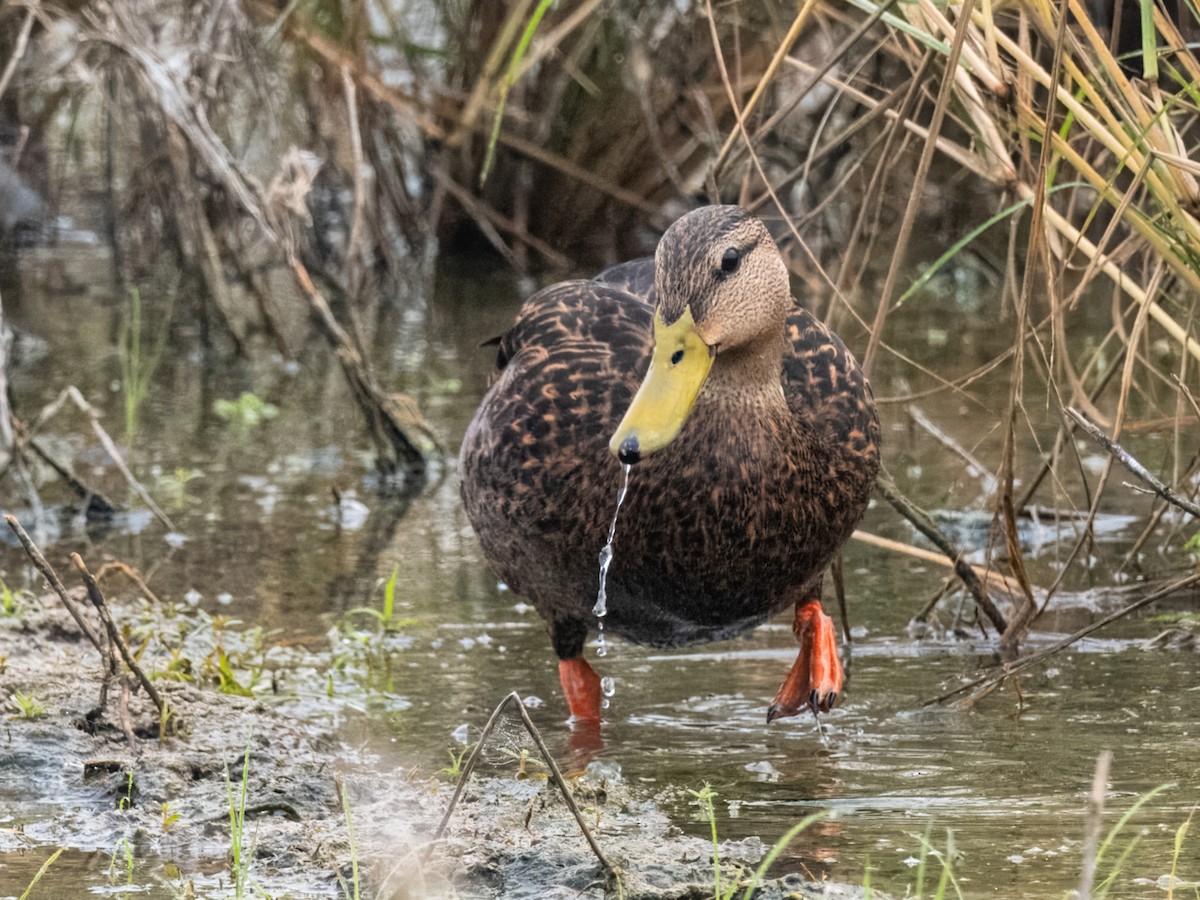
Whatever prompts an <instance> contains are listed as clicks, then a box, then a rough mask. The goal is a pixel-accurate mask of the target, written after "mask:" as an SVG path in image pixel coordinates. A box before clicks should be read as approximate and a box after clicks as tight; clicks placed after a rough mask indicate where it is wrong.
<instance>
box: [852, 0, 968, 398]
mask: <svg viewBox="0 0 1200 900" xmlns="http://www.w3.org/2000/svg"><path fill="white" fill-rule="evenodd" d="M974 4H975V0H964V2H963V4H962V8H961V9H960V10H959V13H958V15H959V19H958V22H957V23H956V25H955V29H954V42H953V44H951V46H950V54H949V57H948V58H947V61H946V69H947V71H946V72H945V73H943V75H942V82H941V84H940V85H939V86H938V95H937V100H936V101H935V102H934V106H933V114H932V116H931V118H930V122H929V134H930V135H931V136H933V137H934V138H935V140H929V141H926V143H925V146H924V147H922V148H921V157H920V159H919V160H918V162H917V171H916V174H914V175H913V182H912V187H911V190H910V192H909V195H908V204H907V205H906V206H905V208H904V217H903V218H902V219H901V221H900V230H899V233H898V234H897V237H896V248H895V251H894V253H893V254H892V257H891V263H890V265H889V266H888V271H887V275H886V276H885V277H884V281H883V287H882V288H881V289H880V292H879V298H878V306H876V308H875V321H874V322H873V323H872V325H871V336H870V337H869V338H868V340H867V349H866V352H865V353H863V360H862V369H863V374H864V375H865V376H866V377H867V378H870V377H871V372H872V370H873V368H874V364H875V355H876V353H878V351H879V342H880V340H881V339H882V338H883V329H884V325H885V323H886V322H887V315H888V308H889V306H890V305H891V302H892V294H893V291H894V290H895V286H896V281H897V279H898V278H899V276H900V270H901V268H902V267H903V265H904V262H905V260H906V258H907V256H908V245H909V241H910V239H911V238H912V229H913V225H914V224H915V223H916V220H917V210H918V209H919V207H920V205H921V199H922V194H923V192H924V190H925V182H926V179H927V178H928V177H929V168H930V166H931V165H932V163H933V154H934V151H935V150H936V149H937V142H936V137H937V135H939V134H941V131H942V123H943V122H944V120H945V118H946V110H947V109H948V108H949V105H950V97H951V94H952V93H953V92H954V85H955V80H954V74H953V73H954V72H955V71H956V70H957V69H958V61H959V57H960V55H961V53H962V50H963V46H964V44H965V42H966V37H967V28H968V26H969V25H970V23H971V10H972V8H973V7H974Z"/></svg>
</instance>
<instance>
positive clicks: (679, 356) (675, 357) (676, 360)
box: [671, 350, 683, 366]
mask: <svg viewBox="0 0 1200 900" xmlns="http://www.w3.org/2000/svg"><path fill="white" fill-rule="evenodd" d="M681 362H683V351H682V350H676V351H675V352H674V353H672V354H671V365H673V366H677V365H679V364H680V363H681Z"/></svg>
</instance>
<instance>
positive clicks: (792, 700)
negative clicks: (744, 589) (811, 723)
mask: <svg viewBox="0 0 1200 900" xmlns="http://www.w3.org/2000/svg"><path fill="white" fill-rule="evenodd" d="M792 631H793V632H794V633H795V635H796V640H797V641H799V642H800V653H799V654H798V655H797V656H796V661H795V662H794V663H793V664H792V669H791V671H790V672H788V675H787V678H785V679H784V680H783V685H782V686H781V687H780V688H779V693H778V694H776V695H775V700H774V702H773V703H772V704H771V706H770V707H769V708H768V709H767V722H768V723H769V722H774V721H775V720H776V719H782V718H786V717H787V716H795V715H798V714H799V713H801V712H803V711H804V710H805V709H811V710H812V711H813V715H816V714H817V713H818V712H829V710H831V709H833V707H834V704H836V703H837V701H838V696H839V695H840V694H841V692H842V661H841V660H840V659H839V658H838V652H837V633H836V631H835V630H834V627H833V620H832V619H831V618H829V616H827V615H825V613H824V611H823V610H822V609H821V601H819V600H808V601H804V602H801V603H797V604H796V619H795V621H794V622H793V624H792Z"/></svg>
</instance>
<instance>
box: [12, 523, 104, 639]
mask: <svg viewBox="0 0 1200 900" xmlns="http://www.w3.org/2000/svg"><path fill="white" fill-rule="evenodd" d="M4 521H5V522H7V523H8V527H9V528H11V529H12V530H13V533H14V534H15V535H16V536H17V540H19V541H20V542H21V546H22V547H24V548H25V552H26V553H27V554H28V555H29V558H30V559H31V560H33V564H34V565H35V566H37V570H38V571H39V572H41V573H42V577H44V578H45V579H46V581H47V582H49V584H50V587H51V588H52V589H53V590H54V593H56V594H58V599H60V600H61V601H62V602H63V606H65V607H66V608H67V612H69V613H70V614H71V618H72V619H74V620H75V624H76V625H78V626H79V630H80V631H82V632H83V636H84V637H86V638H87V639H88V641H89V642H90V643H91V645H92V646H93V647H95V648H96V652H97V653H99V654H100V655H101V656H103V655H104V647H103V645H102V644H101V643H100V638H99V637H97V635H96V632H94V631H93V630H92V626H91V625H89V624H88V623H87V620H86V619H84V617H83V613H82V612H80V610H79V607H77V606H76V605H75V601H73V600H72V599H71V598H70V596H69V595H68V594H67V589H66V588H65V587H63V583H62V582H61V581H60V580H59V578H58V573H57V572H55V571H54V567H53V566H51V565H50V563H48V562H46V557H44V556H42V551H41V550H39V549H38V548H37V545H36V544H35V543H34V542H33V540H32V539H31V538H30V537H29V535H28V534H26V533H25V529H24V528H22V527H21V523H20V522H18V521H17V517H16V516H13V515H6V516H5V517H4Z"/></svg>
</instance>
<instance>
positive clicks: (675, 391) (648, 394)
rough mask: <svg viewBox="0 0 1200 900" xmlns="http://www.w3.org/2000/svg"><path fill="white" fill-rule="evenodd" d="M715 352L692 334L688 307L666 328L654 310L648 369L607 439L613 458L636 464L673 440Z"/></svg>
mask: <svg viewBox="0 0 1200 900" xmlns="http://www.w3.org/2000/svg"><path fill="white" fill-rule="evenodd" d="M715 354H716V349H715V348H713V347H710V346H709V345H708V344H706V343H704V340H703V339H702V338H701V337H700V335H699V333H698V332H697V331H696V321H695V319H693V318H692V310H691V308H690V307H685V308H684V311H683V315H682V316H680V317H679V319H678V320H676V321H675V322H674V323H673V324H671V325H668V324H666V323H665V322H664V321H663V319H662V314H661V313H659V312H656V313H655V314H654V353H653V355H652V356H651V357H650V368H649V370H648V371H647V372H646V377H645V379H644V380H643V381H642V386H641V387H640V388H638V392H637V394H636V395H634V398H633V403H631V404H630V405H629V410H628V411H627V412H626V413H625V417H624V418H623V419H621V424H620V425H618V426H617V430H616V433H615V434H614V435H613V437H612V440H611V441H609V444H608V449H609V450H610V451H611V452H612V454H613V456H615V457H617V458H618V459H620V460H621V461H622V462H630V463H632V462H637V461H638V460H639V459H640V458H641V457H642V456H645V455H647V454H649V453H653V452H655V451H656V450H661V449H662V448H663V447H665V446H667V444H669V443H671V441H673V440H675V437H676V435H678V434H679V431H680V429H681V428H683V423H684V422H686V421H687V417H688V415H689V414H690V413H691V411H692V407H693V406H694V405H695V404H696V397H698V396H699V395H700V389H701V388H702V387H704V381H705V379H707V378H708V371H709V369H711V368H712V361H713V356H714V355H715Z"/></svg>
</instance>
